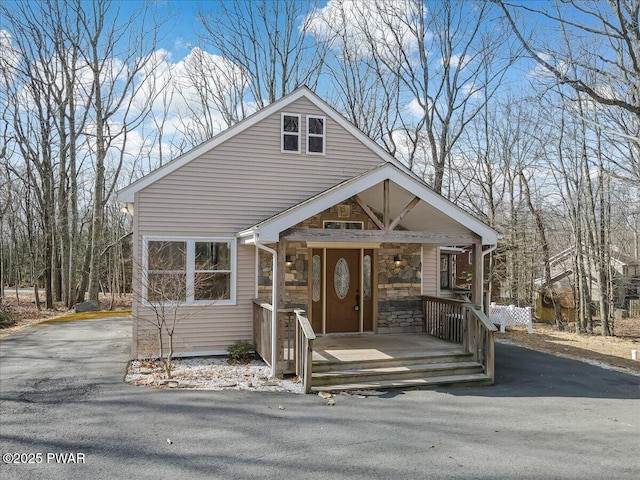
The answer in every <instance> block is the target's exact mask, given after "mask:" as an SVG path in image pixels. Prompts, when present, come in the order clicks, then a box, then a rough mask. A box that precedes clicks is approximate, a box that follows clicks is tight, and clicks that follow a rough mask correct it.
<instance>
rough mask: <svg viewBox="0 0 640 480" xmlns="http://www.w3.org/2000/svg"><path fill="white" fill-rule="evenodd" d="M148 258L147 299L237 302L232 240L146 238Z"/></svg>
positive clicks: (146, 264)
mask: <svg viewBox="0 0 640 480" xmlns="http://www.w3.org/2000/svg"><path fill="white" fill-rule="evenodd" d="M145 260H146V263H145V269H144V272H143V279H142V290H143V296H144V299H145V300H146V301H148V302H184V303H199V302H213V303H227V304H228V303H233V302H234V299H235V291H234V283H235V282H234V275H233V265H234V263H235V241H233V240H228V239H223V240H219V239H215V240H209V239H202V240H201V239H167V240H165V239H155V238H154V239H147V240H146V259H145Z"/></svg>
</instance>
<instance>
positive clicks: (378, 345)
mask: <svg viewBox="0 0 640 480" xmlns="http://www.w3.org/2000/svg"><path fill="white" fill-rule="evenodd" d="M456 353H464V351H463V349H462V345H460V344H458V343H452V342H447V341H446V340H440V339H438V338H435V337H432V336H431V335H428V334H426V333H404V334H373V333H362V334H342V335H341V334H329V335H324V336H322V337H317V338H316V339H315V340H314V342H313V363H314V364H322V363H329V362H350V361H365V360H387V359H394V358H398V359H401V358H411V357H418V356H424V355H442V354H445V355H446V354H456Z"/></svg>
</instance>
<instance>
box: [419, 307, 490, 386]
mask: <svg viewBox="0 0 640 480" xmlns="http://www.w3.org/2000/svg"><path fill="white" fill-rule="evenodd" d="M422 314H423V321H424V331H425V332H426V333H428V334H429V335H432V336H434V337H437V338H441V339H442V340H447V341H449V342H455V343H460V344H462V347H463V349H464V351H465V352H470V353H472V354H473V358H474V361H476V362H478V363H480V364H482V367H483V369H484V373H485V374H486V375H487V376H489V377H490V378H491V380H492V381H493V380H494V378H495V366H494V362H495V360H494V350H493V332H495V331H496V330H497V329H496V327H495V326H494V325H493V324H492V323H491V322H490V320H489V318H488V317H487V316H486V315H485V314H484V313H483V312H482V311H480V310H478V309H476V308H475V305H473V304H472V303H467V302H462V301H459V300H453V299H449V298H438V297H430V296H423V297H422Z"/></svg>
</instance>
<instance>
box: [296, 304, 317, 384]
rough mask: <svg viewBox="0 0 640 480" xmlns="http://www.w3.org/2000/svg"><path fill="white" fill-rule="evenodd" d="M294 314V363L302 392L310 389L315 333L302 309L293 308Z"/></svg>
mask: <svg viewBox="0 0 640 480" xmlns="http://www.w3.org/2000/svg"><path fill="white" fill-rule="evenodd" d="M295 314H296V329H295V330H296V342H295V353H294V355H295V364H296V375H297V376H298V378H299V379H300V381H301V382H302V386H303V389H304V393H309V392H310V391H311V375H312V372H311V366H312V363H313V341H314V340H315V338H316V334H315V333H314V332H313V328H312V327H311V323H310V322H309V319H308V318H307V316H306V312H305V311H304V310H295Z"/></svg>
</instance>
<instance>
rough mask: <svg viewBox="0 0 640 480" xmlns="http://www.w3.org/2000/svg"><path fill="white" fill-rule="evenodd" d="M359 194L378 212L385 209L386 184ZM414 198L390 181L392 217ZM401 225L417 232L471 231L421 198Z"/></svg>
mask: <svg viewBox="0 0 640 480" xmlns="http://www.w3.org/2000/svg"><path fill="white" fill-rule="evenodd" d="M358 196H359V197H360V198H361V199H362V200H363V201H364V202H365V203H366V204H367V205H369V206H370V207H371V208H372V209H374V210H376V211H377V212H382V211H383V209H384V186H383V183H382V182H381V183H379V184H377V185H374V186H372V187H370V188H368V189H366V190H364V191H362V192H360V193H359V194H358ZM414 198H415V195H414V194H413V193H411V192H408V191H407V190H405V189H404V188H403V187H402V186H400V185H398V184H397V183H395V182H393V181H391V182H389V213H390V216H391V218H396V217H397V216H398V215H399V214H400V212H402V210H403V209H404V208H405V207H406V206H407V205H408V204H409V202H411V201H412V200H413V199H414ZM400 226H402V227H403V228H406V229H407V230H411V231H415V232H427V231H430V232H438V233H470V230H469V229H468V228H467V227H465V226H464V225H462V224H460V223H458V222H456V221H455V220H454V219H453V218H451V217H450V216H448V215H446V214H444V213H443V212H441V211H440V210H438V209H437V208H435V207H434V206H433V205H430V204H428V203H427V202H425V201H424V200H420V202H418V204H417V205H416V206H415V207H413V208H412V209H411V210H410V211H409V213H407V214H406V215H405V217H404V218H403V219H402V220H401V221H400Z"/></svg>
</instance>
